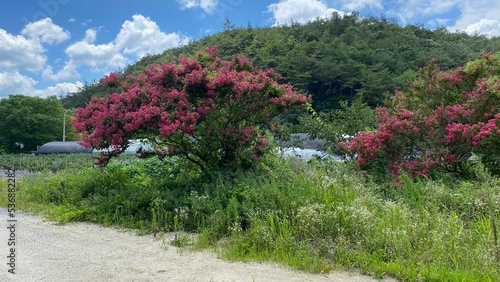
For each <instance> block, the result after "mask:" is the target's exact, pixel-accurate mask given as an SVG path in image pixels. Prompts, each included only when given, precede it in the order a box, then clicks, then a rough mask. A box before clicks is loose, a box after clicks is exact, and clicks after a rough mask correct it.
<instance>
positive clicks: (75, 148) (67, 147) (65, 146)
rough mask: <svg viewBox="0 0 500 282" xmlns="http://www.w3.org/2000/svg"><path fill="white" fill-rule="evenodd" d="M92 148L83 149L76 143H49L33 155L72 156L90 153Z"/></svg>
mask: <svg viewBox="0 0 500 282" xmlns="http://www.w3.org/2000/svg"><path fill="white" fill-rule="evenodd" d="M92 151H93V149H92V148H85V147H83V146H82V145H79V144H78V142H76V141H71V142H60V141H55V142H49V143H46V144H44V145H42V146H41V147H40V148H38V150H36V152H35V155H42V154H72V153H92Z"/></svg>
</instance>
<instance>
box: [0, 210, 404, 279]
mask: <svg viewBox="0 0 500 282" xmlns="http://www.w3.org/2000/svg"><path fill="white" fill-rule="evenodd" d="M7 219H8V218H7V211H6V209H5V208H1V209H0V222H1V225H0V226H2V228H1V232H0V240H1V243H0V244H1V246H2V247H1V248H0V250H1V254H0V257H1V258H2V260H1V261H0V262H1V265H2V267H0V270H1V273H0V281H22V282H30V281H50V282H52V281H54V282H58V281H64V282H66V281H120V282H121V281H273V282H274V281H287V282H288V281H297V282H298V281H300V282H302V281H330V282H331V281H335V282H336V281H338V282H340V281H355V282H369V281H396V280H393V279H384V280H379V279H374V278H372V277H369V276H364V275H360V274H356V273H347V272H332V273H329V274H325V275H317V274H310V273H304V272H300V271H293V270H290V269H287V268H284V267H281V266H278V265H275V264H269V263H257V262H252V263H244V262H229V261H224V260H222V259H219V258H217V256H216V254H215V253H214V252H211V251H205V252H190V251H182V252H181V251H180V249H178V248H176V247H173V246H171V245H168V244H167V247H166V248H165V247H164V246H162V245H163V244H162V240H155V239H154V238H153V236H151V235H148V236H137V235H135V234H134V233H133V232H129V231H123V230H118V229H114V228H108V227H102V226H99V225H95V224H88V223H73V224H68V225H63V226H59V225H56V224H55V223H53V222H50V221H45V220H44V219H43V218H42V217H40V216H36V215H31V214H26V213H16V219H17V222H16V228H15V236H16V246H15V248H16V253H15V256H16V265H15V272H16V274H14V275H13V274H10V273H8V272H7V270H8V269H9V267H8V266H7V262H8V258H7V255H8V254H9V248H10V247H8V246H7V239H8V238H9V236H10V231H9V230H8V229H7V226H8V223H7Z"/></svg>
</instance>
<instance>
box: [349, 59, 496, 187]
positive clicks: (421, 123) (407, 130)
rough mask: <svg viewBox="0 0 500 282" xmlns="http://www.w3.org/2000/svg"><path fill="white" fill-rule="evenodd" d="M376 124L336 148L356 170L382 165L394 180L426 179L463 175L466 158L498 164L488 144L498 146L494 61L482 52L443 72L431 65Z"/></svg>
mask: <svg viewBox="0 0 500 282" xmlns="http://www.w3.org/2000/svg"><path fill="white" fill-rule="evenodd" d="M376 119H377V122H378V128H377V130H376V131H375V132H372V133H367V132H362V133H360V134H358V135H357V136H355V137H354V139H353V140H352V141H351V142H348V143H341V144H340V147H341V148H342V149H343V150H344V151H345V152H346V153H348V154H350V155H351V156H356V162H357V164H358V168H360V169H363V170H369V169H372V168H374V167H375V166H377V165H378V166H380V165H382V166H385V167H386V171H387V172H388V174H390V175H393V176H396V177H397V176H399V175H400V174H401V173H402V172H405V173H407V174H408V175H409V176H410V177H428V176H429V175H430V173H431V171H432V170H434V169H441V170H445V171H448V172H453V173H458V174H463V173H465V172H466V170H467V169H468V167H469V165H467V163H468V162H470V158H471V156H472V154H479V155H482V156H484V157H488V158H489V160H491V159H495V158H496V160H498V159H499V158H500V150H499V149H498V148H497V147H498V146H495V145H491V144H499V143H500V56H498V55H493V54H491V53H485V54H483V57H482V58H481V59H478V60H476V61H471V62H469V63H468V64H467V65H466V66H464V67H459V68H457V69H456V70H452V71H448V72H441V71H439V69H438V67H437V64H436V62H435V61H432V62H431V63H430V64H429V65H428V66H427V67H425V68H423V69H421V70H420V71H419V76H418V79H417V80H416V81H415V82H413V83H411V84H410V85H409V86H408V87H407V89H406V90H405V91H397V92H396V94H395V95H394V97H393V98H392V99H391V100H389V101H388V103H387V106H386V107H381V108H378V109H377V111H376ZM492 166H495V163H494V162H492Z"/></svg>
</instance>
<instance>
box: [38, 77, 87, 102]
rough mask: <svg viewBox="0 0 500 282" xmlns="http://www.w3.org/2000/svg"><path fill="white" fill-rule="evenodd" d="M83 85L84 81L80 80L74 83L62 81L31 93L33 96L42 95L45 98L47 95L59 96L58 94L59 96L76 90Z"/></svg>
mask: <svg viewBox="0 0 500 282" xmlns="http://www.w3.org/2000/svg"><path fill="white" fill-rule="evenodd" d="M83 86H84V83H83V82H80V81H77V82H75V83H67V82H64V83H58V84H56V85H54V86H49V87H47V88H46V89H43V90H38V89H37V90H35V91H34V92H33V93H34V96H38V97H42V98H47V97H49V96H57V97H59V96H61V94H62V95H66V94H68V93H72V92H76V91H78V90H79V89H80V88H82V87H83Z"/></svg>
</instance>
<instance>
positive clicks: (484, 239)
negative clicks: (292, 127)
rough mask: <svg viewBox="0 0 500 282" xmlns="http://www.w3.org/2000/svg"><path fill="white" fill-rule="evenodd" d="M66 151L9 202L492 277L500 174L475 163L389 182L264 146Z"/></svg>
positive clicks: (393, 269) (404, 267)
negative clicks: (219, 158) (195, 155)
mask: <svg viewBox="0 0 500 282" xmlns="http://www.w3.org/2000/svg"><path fill="white" fill-rule="evenodd" d="M74 160H78V159H77V158H75V159H74ZM74 160H73V161H67V164H66V167H67V168H65V169H63V170H61V171H60V172H59V173H57V174H53V173H42V174H38V175H33V176H28V177H23V178H21V179H18V182H17V188H18V192H17V201H16V203H17V205H18V207H19V208H21V209H22V210H26V211H27V210H33V211H37V212H44V213H45V214H46V215H47V217H48V218H49V219H53V220H57V221H59V222H61V223H65V222H70V221H90V222H96V223H100V224H104V225H119V226H124V227H129V228H138V229H139V230H140V231H141V232H155V233H158V232H160V233H161V232H167V231H187V232H196V233H197V234H198V235H199V236H198V240H197V241H196V242H191V241H189V240H188V239H187V237H183V236H182V235H180V236H179V237H178V240H177V242H176V243H177V244H179V245H185V244H193V245H192V246H193V247H196V248H207V247H208V248H215V249H216V250H217V251H218V252H219V253H220V255H221V256H222V257H223V258H226V259H235V260H262V261H264V260H271V261H276V262H279V263H283V264H285V265H290V266H292V267H294V268H297V269H303V270H307V271H311V272H323V271H329V270H332V269H339V268H340V269H353V268H356V269H359V270H361V271H362V272H363V273H367V274H370V275H373V276H383V275H390V276H393V277H396V278H398V279H401V280H405V281H500V246H499V245H498V244H499V242H498V241H499V240H498V230H497V229H498V225H499V224H500V220H499V219H500V210H499V208H500V180H498V179H494V178H491V177H489V176H488V175H487V174H486V173H485V174H483V179H482V180H481V181H480V180H478V181H463V180H456V179H452V178H447V177H444V178H443V179H441V180H438V181H436V180H425V181H419V182H414V181H412V180H409V179H406V178H403V184H402V186H401V187H399V188H397V187H395V186H392V185H391V184H375V183H373V182H372V181H370V180H369V177H367V176H365V175H361V174H358V173H355V172H353V171H352V170H351V168H350V166H349V165H348V164H342V163H335V162H318V161H316V162H312V163H303V162H300V161H297V160H280V159H279V158H275V157H269V158H267V159H266V160H265V162H264V163H262V164H261V165H260V166H259V167H258V168H256V169H254V170H252V171H249V172H239V173H235V174H231V175H228V174H220V173H213V174H202V173H200V172H198V171H197V170H195V169H194V168H193V167H192V166H190V165H189V164H185V163H183V162H181V161H180V160H177V159H169V160H167V161H166V162H163V163H162V162H160V161H159V160H157V159H149V160H130V159H121V160H118V161H116V162H112V163H110V165H108V167H106V168H105V169H99V168H94V167H92V165H91V161H90V160H85V161H84V162H82V161H77V163H74ZM3 161H4V159H3ZM3 161H2V162H3ZM38 161H42V159H38ZM47 163H48V161H47ZM45 168H47V165H46V164H45ZM1 185H2V186H1V188H2V197H0V205H1V206H5V205H6V200H7V197H6V195H5V189H6V188H5V186H6V185H5V181H2V184H1ZM179 234H183V233H179Z"/></svg>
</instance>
